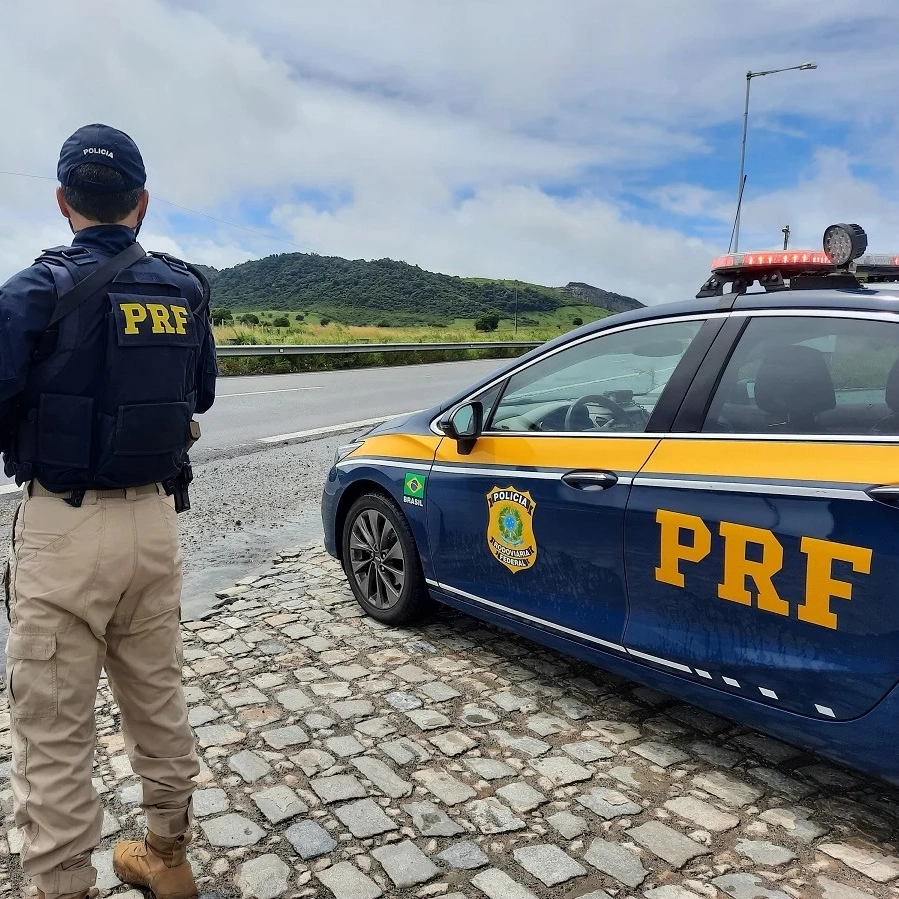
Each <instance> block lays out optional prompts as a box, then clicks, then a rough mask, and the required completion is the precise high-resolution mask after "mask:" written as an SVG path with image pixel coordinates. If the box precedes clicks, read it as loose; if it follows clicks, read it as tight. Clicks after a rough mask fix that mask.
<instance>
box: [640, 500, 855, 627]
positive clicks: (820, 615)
mask: <svg viewBox="0 0 899 899" xmlns="http://www.w3.org/2000/svg"><path fill="white" fill-rule="evenodd" d="M656 521H657V522H658V524H659V528H660V551H659V566H658V568H656V570H655V576H656V580H657V581H661V582H662V583H663V584H671V586H673V587H683V586H684V585H685V583H686V574H685V570H686V569H684V568H683V567H682V566H684V565H687V564H693V565H695V564H696V563H697V562H701V561H702V560H703V559H705V557H706V556H708V555H709V553H710V552H711V551H712V531H711V529H710V528H709V526H708V525H707V524H706V523H705V522H704V521H703V520H702V519H701V518H700V517H699V516H697V515H689V514H687V513H686V512H672V511H670V510H668V509H658V510H657V511H656ZM718 534H719V536H720V537H721V538H722V540H723V541H724V564H723V571H722V576H721V582H720V583H719V584H718V596H719V598H720V599H726V600H727V601H728V602H736V603H739V604H740V605H744V606H752V605H753V604H754V605H755V606H756V608H759V609H762V610H763V611H765V612H773V613H774V614H775V615H784V616H789V614H790V604H789V602H787V600H785V599H784V598H783V597H781V596H779V595H778V593H777V589H776V588H775V586H774V582H773V580H772V579H773V577H774V575H776V574H777V573H778V572H779V571H780V570H781V569H782V568H783V565H784V548H783V546H782V545H781V543H780V541H779V540H778V539H777V537H775V536H774V534H773V533H772V532H771V531H769V530H766V529H765V528H756V527H751V526H749V525H746V524H736V523H735V522H732V521H722V522H720V524H719V525H718ZM750 547H752V556H753V557H754V558H749V555H750V552H749V548H750ZM799 551H800V553H801V554H802V555H803V556H804V563H805V596H804V598H803V602H802V604H801V605H800V606H798V608H797V609H796V614H797V616H798V618H799V620H800V621H806V622H808V623H809V624H816V625H818V626H819V627H826V628H830V629H831V630H836V629H837V626H838V624H839V619H838V616H837V613H836V612H835V611H834V608H833V607H832V603H831V600H834V599H841V600H850V599H852V584H850V583H849V582H848V581H843V580H840V579H839V578H837V577H835V576H834V573H833V564H834V562H846V563H848V564H849V565H850V567H851V568H852V570H853V571H854V572H857V573H858V574H870V573H871V556H872V551H871V550H870V549H868V548H866V547H864V546H853V545H852V544H849V543H834V542H833V541H830V540H818V539H817V538H815V537H802V538H801V540H800V542H799ZM748 580H752V582H753V583H754V585H755V597H754V602H753V594H752V593H750V591H749V590H748V589H747V587H746V584H747V581H748Z"/></svg>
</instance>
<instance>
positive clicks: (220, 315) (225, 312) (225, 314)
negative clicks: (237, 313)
mask: <svg viewBox="0 0 899 899" xmlns="http://www.w3.org/2000/svg"><path fill="white" fill-rule="evenodd" d="M209 315H210V316H211V317H212V320H213V321H214V322H222V323H224V322H230V321H234V313H233V312H232V311H231V310H230V309H226V308H225V307H220V308H218V309H211V310H210V312H209Z"/></svg>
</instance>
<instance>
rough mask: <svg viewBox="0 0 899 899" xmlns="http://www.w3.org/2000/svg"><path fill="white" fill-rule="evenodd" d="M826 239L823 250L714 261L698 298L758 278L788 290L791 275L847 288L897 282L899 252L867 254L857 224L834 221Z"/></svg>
mask: <svg viewBox="0 0 899 899" xmlns="http://www.w3.org/2000/svg"><path fill="white" fill-rule="evenodd" d="M823 243H824V249H823V250H771V251H767V250H766V251H764V252H758V253H727V254H725V255H724V256H719V257H718V258H717V259H715V260H713V262H712V274H711V276H710V277H709V279H708V280H707V281H706V282H705V284H703V285H702V287H701V288H700V290H699V293H698V294H697V297H709V296H721V295H722V294H723V293H724V287H725V285H727V284H730V285H731V290H732V291H733V292H734V293H736V294H740V293H746V291H747V290H748V289H749V288H750V287H751V286H752V285H753V284H754V283H755V282H756V281H758V283H759V285H760V286H762V287H764V288H765V290H766V291H772V290H785V289H786V286H787V285H786V283H785V280H784V279H790V282H791V283H790V287H793V288H796V287H811V286H814V287H816V288H818V287H833V288H837V287H841V288H845V287H847V286H861V284H862V282H864V281H867V282H871V283H876V282H880V281H899V255H894V254H874V253H868V254H865V250H866V249H867V246H868V236H867V235H866V234H865V232H864V229H863V228H861V227H860V226H859V225H845V224H837V225H831V226H830V227H829V228H828V229H827V230H826V231H825V232H824V240H823ZM812 278H814V282H812V280H811V279H812ZM822 278H823V280H822ZM850 281H851V282H852V284H850Z"/></svg>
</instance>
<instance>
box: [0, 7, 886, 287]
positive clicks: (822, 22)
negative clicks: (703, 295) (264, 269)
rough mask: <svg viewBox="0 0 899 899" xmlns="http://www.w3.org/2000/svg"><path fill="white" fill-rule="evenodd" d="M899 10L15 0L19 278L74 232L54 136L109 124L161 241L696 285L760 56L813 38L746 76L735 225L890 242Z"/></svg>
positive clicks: (221, 254)
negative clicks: (851, 226) (840, 229)
mask: <svg viewBox="0 0 899 899" xmlns="http://www.w3.org/2000/svg"><path fill="white" fill-rule="evenodd" d="M897 30H899V4H897V3H896V2H895V0H868V2H867V3H866V4H864V7H863V8H862V7H859V5H858V4H853V3H847V2H845V0H817V2H815V3H810V2H808V0H805V2H800V0H740V2H737V0H627V2H620V0H615V2H612V0H330V2H327V3H322V2H320V0H317V2H313V0H253V2H239V0H129V2H128V3H122V2H118V0H91V2H90V3H59V2H56V0H28V2H25V0H10V2H7V3H4V4H3V7H2V9H0V34H2V35H3V52H2V53H0V84H2V85H3V88H2V91H0V121H2V123H3V137H2V139H0V170H2V171H4V172H16V173H22V174H26V175H33V176H41V177H32V178H26V177H19V176H13V175H8V174H0V279H2V278H5V277H6V276H8V275H9V274H11V273H12V272H14V271H16V270H17V269H19V268H21V267H23V266H24V265H26V264H28V263H29V262H30V261H31V260H32V259H33V258H34V256H35V255H36V254H37V252H38V251H39V250H40V249H41V248H42V247H45V246H51V245H54V244H58V243H66V242H68V240H69V237H70V235H69V232H68V227H67V225H66V223H65V221H64V220H63V219H62V218H61V217H60V216H59V214H58V211H57V210H56V208H55V202H54V199H53V187H54V181H55V179H54V176H55V171H56V158H57V155H58V151H59V146H60V144H61V143H62V141H63V140H64V139H65V138H66V137H67V136H68V135H69V134H70V133H71V132H72V131H73V130H74V129H75V128H77V127H78V126H80V125H82V124H86V123H89V122H95V121H102V122H107V123H109V124H112V125H115V126H116V127H119V128H121V129H123V130H124V131H127V132H128V133H130V134H131V135H132V136H133V137H134V138H135V140H136V141H137V142H138V144H139V146H140V147H141V149H142V151H143V154H144V158H145V161H146V164H147V168H148V171H149V173H150V174H149V182H148V188H149V190H150V193H151V195H152V196H153V200H152V201H151V209H150V215H149V217H148V219H147V222H146V224H145V225H144V230H143V232H142V234H141V241H142V243H143V244H144V245H145V246H147V247H149V248H154V249H163V250H168V251H170V252H174V253H176V254H178V255H181V256H183V257H185V258H188V259H190V260H192V261H195V262H203V263H206V264H209V265H214V266H217V267H224V266H227V265H232V264H234V263H236V262H239V261H243V260H245V259H250V258H254V257H258V256H264V255H269V254H271V253H278V252H291V251H293V250H299V249H306V250H312V251H314V252H317V253H321V254H323V255H339V256H347V257H350V258H365V259H371V258H381V257H385V256H387V257H391V258H394V259H403V260H405V261H407V262H410V263H416V264H418V265H421V266H422V267H424V268H428V269H432V270H438V271H444V272H449V273H453V274H460V275H483V276H497V277H509V278H520V279H524V280H529V281H536V282H539V283H543V284H551V285H559V284H564V283H567V282H568V281H587V282H589V283H591V284H595V285H597V286H600V287H604V288H607V289H610V290H616V291H619V292H622V293H625V294H629V295H632V296H636V297H638V298H640V299H642V300H643V301H644V302H660V301H663V300H668V299H680V298H684V297H685V296H690V295H692V294H693V293H695V291H696V289H697V288H698V286H699V284H700V283H701V282H702V281H703V279H704V278H705V277H706V275H707V273H708V263H709V260H710V258H711V257H712V256H714V255H715V254H717V253H719V252H720V251H722V250H724V249H726V247H727V243H728V241H729V239H730V233H731V227H732V222H733V214H734V206H735V195H736V189H737V175H738V164H739V141H740V129H741V117H742V108H743V96H744V90H745V84H746V80H745V73H746V71H747V70H748V69H752V70H760V69H768V68H779V67H783V66H791V65H797V64H800V63H804V62H807V61H814V62H817V63H818V66H819V68H818V70H817V71H814V72H789V73H784V74H780V75H772V76H769V77H766V78H758V79H755V80H753V82H752V105H751V115H750V130H749V150H748V155H747V174H748V181H747V187H746V199H745V203H744V212H743V225H742V235H741V246H742V248H743V249H761V248H768V247H774V246H778V245H779V243H780V241H781V240H782V236H781V228H782V227H783V226H784V225H786V224H789V225H790V226H791V228H792V230H793V237H792V243H791V245H792V246H797V247H798V246H808V247H812V248H817V247H818V246H819V245H820V236H821V233H822V232H823V230H824V227H825V226H826V225H827V224H829V223H831V222H833V221H857V222H859V223H860V224H862V225H863V226H864V227H865V228H866V230H867V231H868V234H869V237H870V246H871V249H872V250H873V251H882V252H891V251H892V252H896V251H899V202H897V201H899V154H897V139H899V92H897V91H896V89H895V87H896V84H897V82H899V55H897V54H896V52H895V48H894V46H893V45H894V43H895V42H894V41H891V40H887V39H884V35H891V34H892V35H894V34H896V33H897ZM47 178H49V179H51V180H44V179H47ZM176 204H177V205H176ZM182 207H184V208H182ZM188 210H192V211H188ZM199 213H203V214H204V215H201V214H199ZM204 216H206V217H204ZM216 219H219V220H223V221H225V222H229V223H233V225H239V226H241V227H240V228H239V227H234V226H232V225H228V224H224V223H222V222H220V221H216ZM242 229H248V230H242ZM253 232H260V234H265V235H269V237H264V236H260V235H259V234H256V233H253ZM274 238H277V239H274Z"/></svg>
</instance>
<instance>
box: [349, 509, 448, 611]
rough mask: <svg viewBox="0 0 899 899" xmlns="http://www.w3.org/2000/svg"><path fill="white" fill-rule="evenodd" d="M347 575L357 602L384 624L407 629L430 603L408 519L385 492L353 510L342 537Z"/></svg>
mask: <svg viewBox="0 0 899 899" xmlns="http://www.w3.org/2000/svg"><path fill="white" fill-rule="evenodd" d="M341 547H342V553H341V555H342V558H343V570H344V573H345V574H346V576H347V580H348V581H349V584H350V589H351V590H352V591H353V595H354V596H355V597H356V601H357V602H358V603H359V605H360V606H362V608H363V609H364V610H365V611H366V612H367V613H368V614H369V615H371V617H372V618H375V619H377V620H378V621H383V622H384V624H407V623H408V622H410V621H414V620H415V619H417V618H419V617H420V616H421V615H422V614H423V613H424V612H425V611H426V610H427V607H428V605H429V604H430V599H429V597H428V591H427V587H426V586H425V579H424V574H423V572H422V570H421V559H420V558H419V555H418V548H417V547H416V545H415V538H414V536H413V535H412V529H411V528H410V527H409V522H408V521H407V520H406V516H405V515H403V513H402V511H400V508H399V507H398V506H397V504H396V503H395V502H394V501H393V500H392V499H390V498H389V497H387V496H384V495H383V494H381V493H366V494H365V495H364V496H360V497H359V499H357V500H356V502H354V503H353V505H352V506H350V510H349V512H348V513H347V516H346V519H345V520H344V524H343V533H342V535H341Z"/></svg>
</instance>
